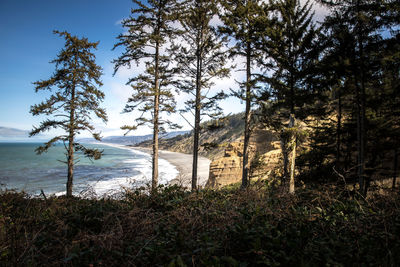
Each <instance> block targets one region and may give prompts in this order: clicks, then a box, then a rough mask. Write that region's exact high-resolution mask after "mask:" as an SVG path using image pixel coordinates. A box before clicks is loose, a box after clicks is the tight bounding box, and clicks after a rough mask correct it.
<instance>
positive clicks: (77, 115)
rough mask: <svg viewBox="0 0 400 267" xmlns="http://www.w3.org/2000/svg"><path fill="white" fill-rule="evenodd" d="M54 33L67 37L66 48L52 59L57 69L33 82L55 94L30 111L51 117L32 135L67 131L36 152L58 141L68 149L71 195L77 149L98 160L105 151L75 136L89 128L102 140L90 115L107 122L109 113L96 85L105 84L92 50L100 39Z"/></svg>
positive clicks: (68, 186)
mask: <svg viewBox="0 0 400 267" xmlns="http://www.w3.org/2000/svg"><path fill="white" fill-rule="evenodd" d="M54 33H55V34H58V35H59V36H61V37H63V38H64V39H65V47H64V49H62V50H61V51H60V53H59V54H58V55H57V58H56V59H54V60H53V61H51V63H54V64H55V66H56V71H55V73H54V74H53V75H52V76H51V77H50V78H49V79H48V80H40V81H37V82H35V83H34V85H35V91H36V92H38V91H40V90H49V91H52V90H54V94H53V95H51V96H50V97H49V98H48V99H46V100H45V101H43V102H42V103H40V104H36V105H33V106H31V110H30V113H32V115H34V116H38V115H46V116H49V117H50V118H49V119H47V120H45V121H43V122H42V123H41V124H40V125H39V127H34V128H33V130H32V131H31V132H30V136H34V135H37V134H39V133H41V132H46V131H49V130H51V129H56V128H59V129H61V130H63V131H64V132H65V134H63V135H58V136H56V137H53V138H52V139H51V140H49V141H48V142H47V143H45V144H44V145H43V146H40V147H38V148H37V149H36V152H37V153H38V154H41V153H43V152H46V151H47V150H48V149H49V148H50V147H51V146H53V145H54V144H56V143H57V142H60V141H61V142H63V143H64V146H65V149H66V151H67V153H66V157H67V161H66V162H65V163H66V164H67V165H68V180H67V185H66V187H67V188H66V193H67V196H69V197H70V196H72V183H73V172H74V164H75V158H74V152H78V151H80V152H83V154H84V155H85V156H87V157H89V158H93V159H99V158H100V157H101V153H102V152H101V151H100V150H98V149H88V148H86V147H85V146H83V145H82V144H79V143H77V142H76V140H75V138H76V136H77V135H78V134H79V133H80V132H82V131H85V130H87V131H90V132H91V133H92V135H93V137H94V138H95V139H96V140H100V134H99V133H97V132H94V130H95V129H94V126H93V125H92V123H91V121H90V120H91V117H90V115H91V113H94V115H95V116H96V117H98V118H100V119H102V120H103V121H104V122H106V121H107V115H106V111H105V110H104V109H103V108H101V107H100V102H102V101H103V99H104V93H103V92H102V91H101V90H99V89H98V88H97V87H100V86H102V83H101V81H100V77H101V75H102V70H101V67H100V66H98V65H96V63H95V55H94V54H93V53H92V52H91V50H92V49H96V47H97V45H98V42H97V43H91V42H89V41H88V39H87V38H81V39H80V38H78V37H76V36H72V35H71V34H70V33H68V32H65V31H64V32H59V31H54ZM58 118H60V119H58Z"/></svg>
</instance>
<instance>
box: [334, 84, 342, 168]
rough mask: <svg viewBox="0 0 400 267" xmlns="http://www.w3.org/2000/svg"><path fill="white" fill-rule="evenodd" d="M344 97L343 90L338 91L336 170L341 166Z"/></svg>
mask: <svg viewBox="0 0 400 267" xmlns="http://www.w3.org/2000/svg"><path fill="white" fill-rule="evenodd" d="M341 134H342V95H341V88H340V87H339V89H338V111H337V128H336V164H335V165H336V169H338V168H339V166H340V147H341V142H342V136H341Z"/></svg>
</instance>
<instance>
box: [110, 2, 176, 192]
mask: <svg viewBox="0 0 400 267" xmlns="http://www.w3.org/2000/svg"><path fill="white" fill-rule="evenodd" d="M133 2H134V3H135V4H136V5H137V6H138V8H135V9H132V11H131V16H130V17H129V18H127V19H124V20H123V21H122V26H123V27H124V28H126V29H127V32H126V33H123V34H120V35H119V36H118V41H119V42H118V43H117V44H116V45H115V46H114V48H117V47H120V46H123V47H124V48H125V51H124V52H123V53H122V55H121V56H120V57H119V58H118V59H116V60H114V63H115V72H117V71H118V70H119V69H120V68H121V67H123V66H127V67H129V68H130V67H131V64H132V63H136V64H139V62H145V64H146V74H144V75H139V76H138V77H136V78H132V79H130V80H129V81H128V83H127V84H131V85H132V88H133V89H134V93H133V95H132V98H130V100H129V101H128V104H127V105H128V106H127V108H125V111H126V112H129V111H133V110H134V108H135V107H136V106H135V105H131V103H132V102H136V104H139V105H141V104H142V105H143V107H142V109H141V111H143V112H145V113H151V119H150V120H151V121H150V122H151V125H152V127H153V153H152V167H153V171H152V190H154V189H156V187H157V185H158V136H159V132H160V123H162V121H160V116H161V114H160V112H162V111H164V110H166V111H168V112H173V111H174V109H173V107H172V106H170V101H173V95H172V94H171V92H170V90H169V89H167V88H166V89H165V90H162V89H161V86H162V83H164V84H163V85H164V86H167V84H166V83H168V82H169V81H170V80H169V79H165V80H162V79H163V76H165V75H167V73H168V72H169V71H168V70H167V64H166V56H165V54H164V52H163V51H164V50H165V48H166V47H165V46H166V43H167V42H168V41H169V40H171V38H172V37H173V35H174V34H175V33H176V29H175V28H174V27H173V25H172V24H173V23H174V21H175V16H176V14H177V11H178V10H177V8H178V5H177V2H176V1H175V0H149V1H147V3H144V2H141V1H138V0H133ZM167 76H168V75H167ZM145 84H146V85H145ZM141 122H149V120H148V119H145V118H144V117H141V118H139V124H136V125H131V126H123V127H122V128H123V129H125V130H128V131H130V130H135V129H136V128H137V126H140V125H141V124H142V123H141Z"/></svg>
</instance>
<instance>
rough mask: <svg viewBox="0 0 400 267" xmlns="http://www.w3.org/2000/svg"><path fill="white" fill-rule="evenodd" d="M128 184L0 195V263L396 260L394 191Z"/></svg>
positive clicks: (398, 225) (399, 213) (398, 230)
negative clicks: (105, 193) (99, 193)
mask: <svg viewBox="0 0 400 267" xmlns="http://www.w3.org/2000/svg"><path fill="white" fill-rule="evenodd" d="M232 188H233V187H231V189H222V190H219V191H200V192H194V193H191V192H187V191H184V190H183V189H182V188H180V187H176V186H171V187H159V188H158V190H157V192H156V193H153V194H151V195H150V194H148V192H149V190H150V189H145V188H140V189H137V190H134V191H131V190H127V191H126V192H125V194H124V196H123V197H122V198H121V199H120V200H115V199H111V198H110V199H98V200H96V199H81V198H70V199H67V198H65V197H58V198H57V197H49V198H46V199H39V198H32V197H30V196H27V195H25V194H24V193H16V192H12V191H3V192H1V194H0V203H1V205H0V214H1V215H0V226H1V227H0V229H1V230H0V244H1V245H0V262H1V265H3V266H4V265H5V266H7V265H9V266H11V265H31V266H37V265H45V266H56V265H57V266H58V265H67V266H70V265H74V266H76V265H82V266H83V265H86V266H88V265H91V264H92V265H93V266H100V265H103V266H111V265H119V264H123V265H132V266H144V265H146V266H161V265H169V266H192V265H195V266H255V265H270V266H278V265H286V266H288V265H296V266H299V265H303V266H304V265H307V266H309V265H318V266H322V265H337V266H340V265H383V266H395V265H398V264H399V263H400V255H399V254H398V253H397V252H398V251H399V250H400V242H399V239H398V236H399V235H400V207H399V205H398V203H399V196H398V195H393V194H388V195H389V196H382V195H378V194H375V195H373V196H371V197H370V198H369V199H367V200H365V199H363V198H362V197H361V196H360V195H358V193H356V192H354V191H347V190H341V189H339V187H338V186H336V185H330V186H329V187H328V186H326V187H319V188H315V189H309V188H307V189H305V188H302V189H298V191H297V193H296V195H295V196H294V195H290V194H288V193H283V191H284V190H282V188H280V187H273V186H272V185H268V184H266V183H265V182H261V183H255V184H252V185H251V186H250V187H249V188H248V189H247V190H240V189H238V188H239V185H238V186H237V189H234V188H233V189H232Z"/></svg>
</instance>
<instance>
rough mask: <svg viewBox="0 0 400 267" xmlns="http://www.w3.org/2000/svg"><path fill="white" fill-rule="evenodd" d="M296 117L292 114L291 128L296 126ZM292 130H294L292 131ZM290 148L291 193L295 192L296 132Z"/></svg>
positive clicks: (292, 135) (291, 138)
mask: <svg viewBox="0 0 400 267" xmlns="http://www.w3.org/2000/svg"><path fill="white" fill-rule="evenodd" d="M295 123H296V118H295V116H294V114H290V119H289V128H294V127H295ZM291 132H292V131H291ZM290 148H291V149H292V156H291V159H290V180H289V193H291V194H294V171H295V166H296V134H294V133H293V132H292V133H291V134H290Z"/></svg>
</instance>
